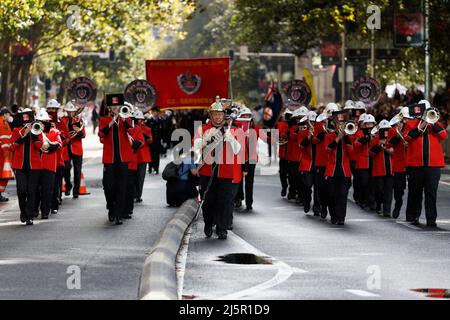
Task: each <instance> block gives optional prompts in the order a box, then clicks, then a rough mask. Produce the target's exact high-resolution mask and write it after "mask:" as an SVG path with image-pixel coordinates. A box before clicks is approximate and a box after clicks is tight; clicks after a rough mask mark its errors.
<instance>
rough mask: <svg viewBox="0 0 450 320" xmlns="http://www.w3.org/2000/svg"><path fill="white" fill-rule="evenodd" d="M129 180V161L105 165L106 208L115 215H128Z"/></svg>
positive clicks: (104, 189)
mask: <svg viewBox="0 0 450 320" xmlns="http://www.w3.org/2000/svg"><path fill="white" fill-rule="evenodd" d="M127 180H128V164H127V163H124V162H120V163H113V164H105V165H104V166H103V191H104V193H105V198H106V208H107V209H108V210H110V211H111V215H112V216H113V217H123V216H125V215H126V214H125V200H126V196H127V187H128V184H127Z"/></svg>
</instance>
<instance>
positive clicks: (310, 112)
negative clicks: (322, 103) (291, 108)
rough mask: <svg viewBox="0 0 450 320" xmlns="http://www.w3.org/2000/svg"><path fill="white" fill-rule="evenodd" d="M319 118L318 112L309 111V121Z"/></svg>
mask: <svg viewBox="0 0 450 320" xmlns="http://www.w3.org/2000/svg"><path fill="white" fill-rule="evenodd" d="M316 118H317V113H315V112H314V111H309V112H308V119H309V121H316Z"/></svg>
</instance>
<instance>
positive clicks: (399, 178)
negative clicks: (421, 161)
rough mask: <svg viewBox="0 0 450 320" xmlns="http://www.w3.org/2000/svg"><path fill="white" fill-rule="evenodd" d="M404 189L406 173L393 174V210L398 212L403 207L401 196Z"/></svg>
mask: <svg viewBox="0 0 450 320" xmlns="http://www.w3.org/2000/svg"><path fill="white" fill-rule="evenodd" d="M405 189H406V172H395V173H394V199H395V209H398V210H400V209H401V208H402V205H403V195H404V194H405Z"/></svg>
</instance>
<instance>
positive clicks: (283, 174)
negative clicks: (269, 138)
mask: <svg viewBox="0 0 450 320" xmlns="http://www.w3.org/2000/svg"><path fill="white" fill-rule="evenodd" d="M291 116H292V111H291V110H289V109H286V111H285V112H284V113H283V120H282V121H279V122H278V123H277V125H276V129H277V130H278V137H279V149H278V157H279V158H280V162H279V173H280V182H281V196H282V197H285V196H286V194H287V190H288V187H289V184H288V173H289V167H288V161H287V160H286V153H287V141H288V140H287V137H288V131H289V125H288V122H289V119H290V118H291Z"/></svg>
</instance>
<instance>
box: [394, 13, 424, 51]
mask: <svg viewBox="0 0 450 320" xmlns="http://www.w3.org/2000/svg"><path fill="white" fill-rule="evenodd" d="M423 40H424V36H423V15H422V14H421V13H397V14H395V15H394V46H396V47H421V46H422V45H423V42H424V41H423Z"/></svg>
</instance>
